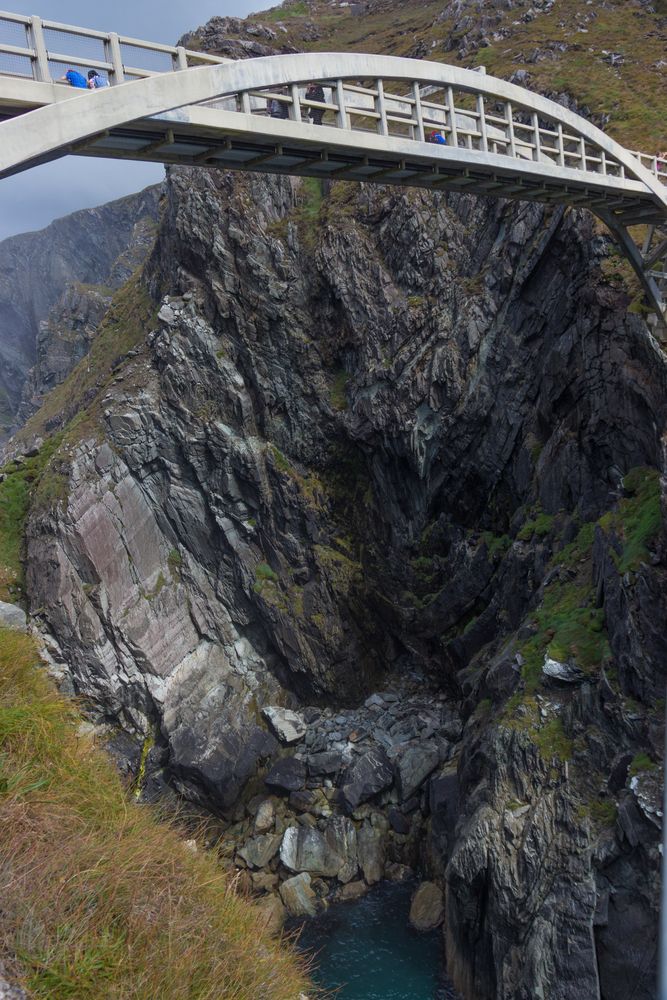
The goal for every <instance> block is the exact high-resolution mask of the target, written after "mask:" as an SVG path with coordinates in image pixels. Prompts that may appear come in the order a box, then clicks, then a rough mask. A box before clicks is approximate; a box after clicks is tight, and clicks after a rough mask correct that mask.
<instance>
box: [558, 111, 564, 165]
mask: <svg viewBox="0 0 667 1000" xmlns="http://www.w3.org/2000/svg"><path fill="white" fill-rule="evenodd" d="M558 165H559V166H560V167H564V166H565V141H564V139H563V125H562V123H561V122H558Z"/></svg>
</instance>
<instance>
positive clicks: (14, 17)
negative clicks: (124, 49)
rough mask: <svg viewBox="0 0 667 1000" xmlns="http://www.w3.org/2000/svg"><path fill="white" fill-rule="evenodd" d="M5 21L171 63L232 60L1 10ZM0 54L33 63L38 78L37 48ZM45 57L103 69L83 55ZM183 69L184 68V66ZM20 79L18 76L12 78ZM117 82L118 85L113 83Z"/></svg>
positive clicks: (1, 48) (0, 47) (0, 48)
mask: <svg viewBox="0 0 667 1000" xmlns="http://www.w3.org/2000/svg"><path fill="white" fill-rule="evenodd" d="M3 21H9V22H11V23H12V24H21V25H23V26H24V27H25V28H26V32H28V31H30V29H31V28H33V27H34V26H35V24H38V26H39V29H41V31H56V32H60V33H62V34H65V35H74V36H75V37H77V38H90V39H93V40H94V41H97V42H102V43H103V44H105V45H109V44H111V43H112V40H113V41H117V42H118V44H119V45H121V46H122V45H125V46H128V47H129V48H134V49H143V50H144V51H145V52H158V53H160V54H162V55H169V56H171V57H172V60H174V61H177V60H178V59H179V58H180V57H181V56H185V58H186V59H192V60H193V61H196V62H199V63H211V64H213V63H224V62H228V61H229V60H227V59H225V58H224V57H223V56H215V55H212V54H211V53H209V52H198V51H197V50H195V49H186V48H184V47H183V46H180V45H166V44H164V43H163V42H150V41H146V40H144V39H140V38H134V37H133V36H132V35H118V34H116V33H115V32H112V31H99V30H98V29H96V28H81V27H79V26H77V25H73V24H65V23H64V22H61V21H51V20H42V19H41V18H38V17H35V16H32V15H29V14H14V13H12V12H11V11H5V10H0V23H2V22H3ZM0 53H5V54H7V55H14V56H23V57H25V58H28V59H30V60H31V61H32V64H33V79H37V78H38V77H37V76H36V75H35V64H36V62H37V61H38V59H39V52H38V46H36V45H33V46H31V45H25V46H20V45H10V44H8V43H3V42H0ZM46 55H47V58H48V60H49V61H52V62H57V63H67V62H71V63H73V64H74V65H75V66H80V65H84V64H85V65H86V66H87V65H88V64H89V63H90V65H91V67H92V68H96V69H100V68H104V67H103V61H102V60H94V59H93V60H92V61H91V60H88V59H82V58H81V56H80V55H77V54H76V53H75V54H67V53H62V52H56V51H53V50H51V49H48V48H47V49H46ZM106 65H107V68H108V69H109V72H112V71H113V69H114V65H113V63H112V61H111V60H108V61H107V64H106ZM180 68H185V67H184V66H181V67H180ZM135 69H138V72H139V74H141V75H146V74H151V75H152V74H153V73H163V72H166V71H165V70H155V69H151V70H148V69H142V68H138V67H137V68H135ZM127 72H128V74H129V75H132V76H134V75H137V74H136V73H135V72H134V71H133V68H132V67H129V66H128V67H127ZM2 75H4V74H2ZM13 75H19V74H13ZM112 82H116V81H112Z"/></svg>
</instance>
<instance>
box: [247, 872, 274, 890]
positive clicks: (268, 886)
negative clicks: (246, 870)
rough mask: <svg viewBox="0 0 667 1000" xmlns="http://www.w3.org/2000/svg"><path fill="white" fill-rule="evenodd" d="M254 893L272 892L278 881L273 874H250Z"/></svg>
mask: <svg viewBox="0 0 667 1000" xmlns="http://www.w3.org/2000/svg"><path fill="white" fill-rule="evenodd" d="M250 879H251V881H252V888H253V891H254V892H273V890H274V889H277V888H278V882H279V881H280V879H279V878H278V876H277V875H275V874H274V873H273V872H250Z"/></svg>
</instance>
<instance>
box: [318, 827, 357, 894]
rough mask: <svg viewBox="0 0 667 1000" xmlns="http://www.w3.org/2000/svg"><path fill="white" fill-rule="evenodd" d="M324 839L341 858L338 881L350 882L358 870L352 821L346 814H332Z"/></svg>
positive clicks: (355, 836) (355, 837) (355, 831)
mask: <svg viewBox="0 0 667 1000" xmlns="http://www.w3.org/2000/svg"><path fill="white" fill-rule="evenodd" d="M324 839H325V840H326V842H327V844H328V845H329V847H330V848H331V850H332V851H333V852H334V853H335V854H337V855H338V856H339V857H341V858H342V859H343V864H342V865H341V867H340V868H339V869H338V872H337V877H338V880H339V882H351V881H352V879H353V878H354V877H355V876H356V874H357V872H358V870H359V863H358V857H357V830H356V827H355V825H354V823H353V822H352V821H351V820H349V819H348V818H347V817H346V816H334V817H333V819H331V820H330V821H329V823H328V824H327V827H326V830H325V831H324Z"/></svg>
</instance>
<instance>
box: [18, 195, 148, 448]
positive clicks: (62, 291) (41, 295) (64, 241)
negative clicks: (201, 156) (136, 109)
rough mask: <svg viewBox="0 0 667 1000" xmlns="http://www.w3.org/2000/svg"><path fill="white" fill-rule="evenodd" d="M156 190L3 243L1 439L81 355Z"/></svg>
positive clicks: (142, 248)
mask: <svg viewBox="0 0 667 1000" xmlns="http://www.w3.org/2000/svg"><path fill="white" fill-rule="evenodd" d="M159 196H160V187H159V186H157V187H154V188H148V189H146V191H142V192H140V193H139V194H137V195H131V196H129V197H127V198H120V199H119V200H117V201H114V202H110V203H109V204H108V205H102V206H100V207H99V208H91V209H84V210H83V211H81V212H75V213H74V214H73V215H68V216H66V217H65V218H63V219H57V220H56V221H55V222H52V223H51V225H49V226H48V227H47V228H46V229H44V230H42V231H41V232H36V233H25V234H23V235H20V236H12V237H10V238H9V239H6V240H3V242H2V243H0V442H1V441H2V440H3V439H4V438H5V437H6V434H7V431H8V430H9V429H10V428H11V427H12V426H14V425H16V424H18V423H22V422H23V420H25V418H26V417H27V416H28V415H29V414H30V412H33V410H34V409H35V408H36V403H37V402H38V401H39V398H41V396H42V395H43V394H44V393H45V392H47V391H48V389H50V388H52V387H53V385H55V384H58V382H60V381H62V379H63V377H64V376H65V375H66V374H67V373H68V372H69V371H70V370H71V368H72V367H73V366H74V364H75V363H76V361H78V360H79V359H80V358H81V357H82V356H83V355H84V354H85V351H86V347H87V342H88V341H89V339H90V336H91V335H92V330H93V329H94V326H95V323H96V322H97V321H98V319H99V318H100V313H101V312H103V302H104V298H105V292H108V291H109V290H110V289H114V288H118V287H119V286H120V285H121V284H122V283H123V282H124V281H126V280H127V278H128V277H129V271H128V267H129V268H132V267H133V266H136V265H137V264H139V263H140V262H141V260H142V259H143V258H144V257H145V256H146V253H147V252H148V250H149V249H150V242H147V235H148V234H147V228H148V224H149V223H150V222H152V223H155V221H156V220H157V206H158V199H159ZM91 286H101V291H100V290H98V288H97V287H91ZM58 300H60V301H58ZM54 307H55V308H54ZM52 308H54V312H53V315H49V314H50V312H51V310H52ZM35 364H36V365H37V368H36V371H35V372H34V373H33V374H32V376H31V377H30V378H28V373H29V371H30V369H31V368H32V367H33V365H35ZM26 380H28V381H29V387H27V386H25V383H26ZM22 396H23V397H24V405H23V407H22V412H21V414H20V416H19V409H20V407H21V399H22Z"/></svg>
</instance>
